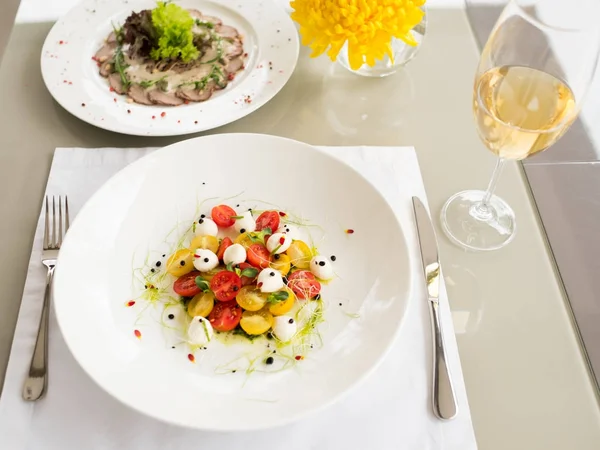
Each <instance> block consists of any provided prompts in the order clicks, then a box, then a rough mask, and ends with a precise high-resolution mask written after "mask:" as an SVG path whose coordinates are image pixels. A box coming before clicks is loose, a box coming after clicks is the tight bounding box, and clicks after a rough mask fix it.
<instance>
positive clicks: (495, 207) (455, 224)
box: [440, 190, 517, 251]
mask: <svg viewBox="0 0 600 450" xmlns="http://www.w3.org/2000/svg"><path fill="white" fill-rule="evenodd" d="M484 196H485V192H484V191H475V190H473V191H463V192H459V193H458V194H454V195H453V196H452V197H450V198H449V199H448V201H446V204H445V205H444V207H443V208H442V212H441V215H440V216H441V217H440V219H441V221H442V229H443V230H444V233H446V235H447V236H448V238H449V239H450V240H451V241H452V242H453V243H454V244H456V245H458V246H459V247H463V248H465V249H467V250H472V251H491V250H498V249H499V248H502V247H504V246H505V245H507V244H508V243H510V242H511V241H512V240H513V239H514V237H515V232H516V226H517V224H516V221H515V213H514V212H513V210H512V208H511V207H510V206H509V205H508V203H506V202H505V201H504V200H502V199H501V198H500V197H497V196H495V195H493V196H492V198H491V199H490V201H489V203H488V209H487V210H486V209H484V210H481V209H480V208H479V206H480V204H481V200H482V199H483V197H484Z"/></svg>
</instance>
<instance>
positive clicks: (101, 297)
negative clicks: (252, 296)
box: [54, 134, 411, 430]
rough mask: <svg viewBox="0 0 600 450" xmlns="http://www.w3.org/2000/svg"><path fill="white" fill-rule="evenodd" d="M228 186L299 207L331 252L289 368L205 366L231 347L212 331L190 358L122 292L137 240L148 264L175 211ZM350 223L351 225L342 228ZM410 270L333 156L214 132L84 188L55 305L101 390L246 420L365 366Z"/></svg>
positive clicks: (280, 416)
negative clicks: (313, 341) (320, 303)
mask: <svg viewBox="0 0 600 450" xmlns="http://www.w3.org/2000/svg"><path fill="white" fill-rule="evenodd" d="M233 196H235V197H234V198H233V199H231V200H229V201H228V203H229V204H230V205H231V206H234V207H235V206H236V205H237V204H240V207H241V208H243V207H245V206H247V205H254V204H256V203H257V199H260V200H262V201H265V202H269V203H271V204H274V205H277V206H278V207H279V208H280V209H282V210H284V211H288V212H294V213H296V214H298V215H302V216H303V217H304V218H308V219H311V221H312V222H313V223H315V224H318V225H320V227H321V228H314V231H312V232H311V234H312V235H313V238H314V239H315V242H316V244H317V246H318V248H319V250H320V252H321V253H322V254H324V255H327V256H329V255H332V254H335V255H336V257H337V258H336V262H335V263H334V264H335V271H336V274H337V275H338V277H337V278H336V279H335V280H333V281H332V282H331V283H329V284H328V285H326V286H324V287H323V291H322V294H323V299H324V301H325V303H326V306H327V307H326V311H325V319H326V321H325V323H323V324H322V325H321V326H320V328H319V331H320V333H321V335H322V339H323V346H322V348H320V349H317V348H315V349H313V350H312V351H310V352H309V353H307V354H306V355H305V356H306V358H305V359H304V360H302V361H299V362H298V363H297V364H295V366H294V367H293V368H291V369H288V370H284V371H280V372H276V373H269V372H263V371H261V370H257V371H255V372H254V373H252V374H250V375H248V374H246V373H244V372H243V371H242V370H239V371H237V372H236V373H231V372H229V373H226V374H222V373H221V372H222V371H215V368H216V367H217V366H219V365H220V364H223V363H224V362H225V361H231V360H232V358H235V356H236V353H239V352H240V351H241V350H240V348H241V347H240V345H237V346H226V345H223V344H220V343H219V342H217V343H214V344H213V343H211V344H210V345H209V346H208V347H209V348H208V350H206V351H201V352H200V353H199V354H198V353H197V354H198V358H197V359H196V361H195V363H191V362H190V361H189V360H188V359H187V358H186V356H187V350H186V348H185V346H177V348H175V349H173V348H172V347H171V343H170V342H169V341H168V337H166V335H165V333H164V327H162V326H161V325H160V324H159V323H157V322H158V321H159V320H160V319H158V320H157V318H160V317H164V316H163V315H164V311H163V310H162V308H161V307H159V306H156V307H155V306H150V307H149V308H146V309H144V305H143V304H142V303H143V302H141V303H140V302H139V301H138V303H137V304H136V305H135V306H134V307H132V308H128V307H126V306H125V303H126V302H127V300H128V299H131V298H135V297H136V296H137V295H139V294H140V290H143V286H140V283H139V282H133V283H132V271H133V268H135V267H139V266H141V265H144V260H145V258H146V257H147V255H148V253H149V252H150V254H151V255H152V256H151V257H150V262H149V264H150V265H151V264H152V262H153V261H154V260H153V259H152V258H155V257H156V258H159V257H160V256H162V255H159V254H160V253H162V252H163V251H164V252H167V251H168V250H163V249H166V248H167V247H168V246H169V245H170V244H169V239H171V240H173V239H175V238H176V237H175V238H174V237H173V235H171V237H170V238H169V239H166V240H165V236H167V235H168V234H169V232H170V231H172V230H173V229H174V228H176V227H175V225H176V224H179V225H184V226H187V225H189V224H190V223H191V221H192V220H193V219H194V217H197V215H198V214H200V212H204V211H210V207H212V206H213V205H215V204H218V203H219V202H221V200H220V199H221V198H226V197H233ZM213 197H217V198H219V199H213V200H209V201H207V202H206V203H204V204H203V205H202V207H201V208H200V209H201V211H197V206H198V204H199V201H202V200H204V199H207V198H213ZM350 228H351V229H353V230H354V231H355V232H354V233H353V234H348V233H346V231H345V230H346V229H350ZM175 234H177V232H175ZM157 255H158V256H157ZM147 267H149V266H147ZM409 270H410V268H409V260H408V251H407V246H406V242H405V239H404V234H403V232H402V229H401V227H400V225H399V223H398V221H397V219H396V217H395V215H394V213H393V212H392V210H391V209H390V207H389V206H388V204H387V203H386V201H385V200H384V199H383V197H382V196H381V195H380V194H379V192H377V190H376V189H375V188H374V187H373V186H372V185H371V184H370V183H369V182H368V181H367V180H365V179H364V178H363V177H362V176H361V175H359V174H358V173H357V172H355V171H354V170H353V169H351V168H350V167H348V166H347V165H346V164H344V163H343V162H340V161H339V160H338V159H336V158H334V157H332V156H330V155H328V154H326V153H324V152H322V151H320V150H318V149H316V148H314V147H311V146H309V145H306V144H303V143H299V142H295V141H292V140H287V139H282V138H278V137H272V136H266V135H253V134H226V135H213V136H206V137H201V138H196V139H191V140H187V141H184V142H180V143H178V144H174V145H172V146H169V147H166V148H164V149H162V150H158V151H156V152H154V153H152V154H150V155H148V156H146V157H144V158H142V159H140V160H138V161H136V162H134V163H133V164H131V165H130V166H128V167H126V168H125V169H123V170H122V171H121V172H119V173H118V174H116V175H115V176H114V177H112V178H111V179H110V180H109V181H108V182H107V183H106V184H105V185H104V186H103V187H102V188H101V189H100V190H99V191H98V192H97V193H96V194H95V195H94V196H93V197H92V198H91V199H90V200H89V201H88V203H87V204H86V205H85V206H84V207H83V209H82V210H81V212H80V213H79V214H78V216H77V217H76V219H75V220H74V222H73V224H72V226H71V229H70V230H69V233H68V235H67V237H66V240H65V242H64V245H63V247H62V249H61V254H60V262H59V264H58V267H57V271H56V278H55V281H54V305H55V309H56V315H57V318H58V322H59V324H60V328H61V330H62V332H63V335H64V337H65V341H66V342H67V344H68V346H69V348H70V349H71V351H72V353H73V355H74V356H75V358H76V359H77V361H78V362H79V364H81V366H82V367H83V369H84V370H85V371H86V372H87V373H88V374H89V376H90V377H91V378H92V379H94V380H95V381H96V382H97V383H98V384H99V385H100V386H101V387H102V388H104V389H105V390H106V391H107V392H108V393H109V394H110V395H112V396H114V397H115V398H117V399H118V400H120V401H121V402H123V403H125V404H126V405H128V406H130V407H132V408H134V409H136V410H138V411H140V412H142V413H144V414H147V415H149V416H152V417H155V418H157V419H160V420H163V421H166V422H170V423H173V424H177V425H181V426H187V427H192V428H198V429H206V430H250V429H260V428H268V427H272V426H276V425H281V424H283V423H287V422H290V421H292V420H296V419H298V418H300V417H301V416H303V415H305V414H307V413H309V412H311V411H315V410H317V409H318V408H320V407H322V406H325V405H327V404H331V403H332V402H334V401H335V400H337V399H339V398H340V397H341V396H342V394H344V393H346V392H348V391H349V390H350V389H351V388H352V387H354V386H356V385H357V384H358V382H359V381H361V380H363V379H364V378H365V377H366V375H367V374H369V373H370V372H371V371H372V370H373V369H374V368H375V366H376V365H377V363H378V362H380V361H381V359H382V358H383V356H384V354H385V353H386V350H387V349H388V348H389V347H390V345H391V344H392V342H393V341H394V338H395V336H396V334H397V331H398V329H399V327H400V324H401V320H402V316H403V313H404V310H405V306H406V303H407V299H408V297H409V292H410V279H411V277H410V274H409ZM340 303H342V306H340ZM176 309H177V308H175V309H174V310H173V311H175V310H176ZM134 329H139V330H140V331H141V332H142V339H136V337H135V336H134V333H133V330H134ZM247 345H251V344H247ZM261 345H262V344H261ZM246 347H247V346H246ZM242 359H243V358H242Z"/></svg>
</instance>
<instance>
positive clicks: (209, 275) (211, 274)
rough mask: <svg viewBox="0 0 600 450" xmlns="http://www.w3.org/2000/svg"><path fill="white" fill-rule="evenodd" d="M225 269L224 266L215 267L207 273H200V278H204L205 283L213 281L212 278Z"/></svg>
mask: <svg viewBox="0 0 600 450" xmlns="http://www.w3.org/2000/svg"><path fill="white" fill-rule="evenodd" d="M226 269H227V268H226V267H225V266H217V267H215V268H214V269H211V270H209V271H208V272H202V275H201V276H202V278H204V279H205V280H206V281H209V282H210V280H212V279H213V277H214V276H215V275H216V274H218V273H219V272H222V271H224V270H226Z"/></svg>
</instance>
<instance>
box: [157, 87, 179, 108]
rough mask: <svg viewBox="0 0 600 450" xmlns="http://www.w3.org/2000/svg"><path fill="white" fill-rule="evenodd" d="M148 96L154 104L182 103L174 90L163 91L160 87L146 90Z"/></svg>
mask: <svg viewBox="0 0 600 450" xmlns="http://www.w3.org/2000/svg"><path fill="white" fill-rule="evenodd" d="M148 98H149V99H150V101H151V102H152V103H154V104H156V105H164V106H179V105H183V103H184V101H183V99H182V98H179V97H177V95H175V92H164V91H162V90H160V89H154V90H152V91H150V92H148Z"/></svg>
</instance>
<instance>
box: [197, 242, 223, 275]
mask: <svg viewBox="0 0 600 450" xmlns="http://www.w3.org/2000/svg"><path fill="white" fill-rule="evenodd" d="M218 265H219V258H218V257H217V255H215V254H214V253H213V252H211V251H210V250H206V249H204V248H199V249H198V250H196V253H194V267H195V268H196V270H199V271H200V272H208V271H209V270H213V269H214V268H215V267H217V266H218Z"/></svg>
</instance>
